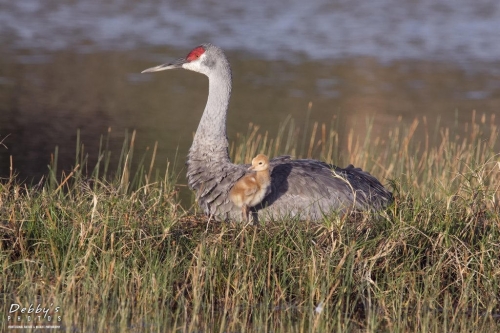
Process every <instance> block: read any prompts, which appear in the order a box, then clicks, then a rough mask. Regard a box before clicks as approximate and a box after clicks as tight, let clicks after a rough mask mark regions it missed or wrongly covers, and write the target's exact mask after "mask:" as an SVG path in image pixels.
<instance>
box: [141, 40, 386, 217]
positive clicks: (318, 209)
mask: <svg viewBox="0 0 500 333" xmlns="http://www.w3.org/2000/svg"><path fill="white" fill-rule="evenodd" d="M174 68H184V69H188V70H193V71H196V72H199V73H202V74H205V75H206V76H208V79H209V88H208V100H207V104H206V106H205V111H204V112H203V116H202V117H201V120H200V124H199V125H198V129H197V131H196V134H195V137H194V140H193V145H192V146H191V148H190V150H189V154H188V160H187V178H188V185H189V187H190V188H191V189H193V190H194V191H196V199H197V202H198V204H199V205H200V207H201V208H202V209H203V211H204V212H205V214H207V215H209V216H213V217H215V218H217V219H222V220H226V219H235V220H240V219H241V210H240V209H239V208H238V207H236V206H235V205H234V204H233V203H232V202H231V201H230V199H229V191H230V190H231V188H232V186H233V185H234V184H235V183H236V182H237V181H238V179H240V178H241V177H243V176H244V175H245V173H246V172H247V169H248V165H237V164H233V163H231V161H230V159H229V153H228V141H227V135H226V116H227V109H228V104H229V99H230V96H231V68H230V65H229V62H228V61H227V58H226V56H225V55H224V53H223V51H222V50H221V49H220V48H218V47H216V46H214V45H212V44H203V45H201V46H199V47H197V48H195V49H193V50H192V51H191V52H190V53H189V54H188V56H187V57H186V58H181V59H179V60H177V61H176V62H174V63H173V64H165V65H160V66H156V67H153V68H149V69H147V70H145V71H143V72H156V71H160V70H167V69H174ZM270 171H271V190H270V193H269V194H268V195H267V196H266V197H265V198H264V200H263V202H262V203H261V204H260V205H258V206H256V207H254V211H255V213H254V214H256V215H258V219H259V220H267V219H271V218H280V217H299V218H301V219H309V218H310V219H320V218H321V217H322V216H323V215H324V214H328V213H331V212H332V211H336V212H348V211H351V210H362V211H366V210H379V209H382V208H384V207H385V206H387V205H388V204H389V203H390V202H391V201H392V194H391V192H389V191H388V190H387V189H386V188H384V186H383V185H382V184H381V183H380V182H379V181H378V180H377V179H376V178H375V177H373V176H371V175H370V174H369V173H368V172H365V171H363V170H361V169H359V168H355V167H353V166H352V165H349V166H348V167H347V168H345V169H342V168H339V167H336V166H331V165H328V164H326V163H324V162H320V161H316V160H308V159H300V160H293V159H291V158H290V157H289V156H280V157H276V158H274V159H271V160H270ZM254 216H255V215H254Z"/></svg>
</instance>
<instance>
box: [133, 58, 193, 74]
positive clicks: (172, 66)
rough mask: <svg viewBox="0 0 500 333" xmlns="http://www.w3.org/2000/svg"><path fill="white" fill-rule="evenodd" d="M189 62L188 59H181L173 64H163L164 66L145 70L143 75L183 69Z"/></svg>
mask: <svg viewBox="0 0 500 333" xmlns="http://www.w3.org/2000/svg"><path fill="white" fill-rule="evenodd" d="M187 62H188V61H187V60H186V58H180V59H177V60H176V61H174V62H173V63H171V64H163V65H159V66H155V67H151V68H148V69H145V70H143V71H142V72H141V73H153V72H159V71H166V70H167V69H177V68H182V65H184V64H185V63H187Z"/></svg>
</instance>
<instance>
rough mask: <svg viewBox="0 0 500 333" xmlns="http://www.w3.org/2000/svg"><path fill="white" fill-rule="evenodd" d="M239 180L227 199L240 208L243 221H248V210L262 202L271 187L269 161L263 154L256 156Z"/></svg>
mask: <svg viewBox="0 0 500 333" xmlns="http://www.w3.org/2000/svg"><path fill="white" fill-rule="evenodd" d="M248 170H249V171H255V172H252V173H249V174H246V175H245V176H243V177H242V178H240V179H239V180H238V181H237V182H236V184H234V186H233V188H232V189H231V191H230V192H229V198H230V199H231V201H232V202H233V203H234V204H235V205H236V206H238V207H241V208H242V215H243V220H245V221H248V213H249V208H250V207H253V206H255V205H258V204H259V203H261V202H262V200H263V199H264V197H265V196H266V194H267V190H268V188H269V186H270V185H271V176H270V175H269V159H268V158H267V156H266V155H264V154H259V155H257V156H256V157H255V158H254V159H253V160H252V166H251V167H250V168H248Z"/></svg>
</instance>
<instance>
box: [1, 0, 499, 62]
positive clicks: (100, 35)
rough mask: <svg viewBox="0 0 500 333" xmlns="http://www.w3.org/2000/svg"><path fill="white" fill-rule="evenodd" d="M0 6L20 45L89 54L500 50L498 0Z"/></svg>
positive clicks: (437, 55)
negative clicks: (205, 46)
mask: <svg viewBox="0 0 500 333" xmlns="http://www.w3.org/2000/svg"><path fill="white" fill-rule="evenodd" d="M1 9H2V10H1V14H0V31H2V32H3V33H2V35H3V39H7V40H8V42H9V44H10V46H11V47H15V48H30V49H31V48H39V49H45V50H63V49H68V48H70V47H76V48H78V49H79V50H81V51H82V52H92V51H95V50H103V49H105V50H117V49H120V50H131V49H137V48H141V47H144V46H145V45H146V46H147V45H170V46H175V47H178V48H187V47H191V46H193V45H195V44H197V43H200V42H204V41H212V42H213V43H215V44H218V45H220V46H222V47H224V48H225V49H230V50H243V51H245V52H250V53H252V54H257V55H258V56H259V57H265V58H266V59H290V56H291V54H292V55H295V56H296V55H301V56H305V57H307V58H309V59H332V58H335V59H339V58H345V57H352V56H373V57H376V58H377V59H379V60H382V61H391V60H395V59H409V58H411V59H426V60H442V61H447V62H448V61H453V62H476V61H497V60H498V59H499V58H500V34H499V33H498V22H500V3H499V2H498V1H495V0H480V1H468V0H438V1H436V0H422V1H411V0H406V1H397V0H378V1H362V0H354V1H352V0H351V1H333V2H332V1H328V0H314V1H307V2H304V1H299V0H293V1H287V2H286V3H285V2H276V1H271V2H270V1H265V0H257V1H254V2H252V3H250V2H248V1H230V2H227V1H222V0H214V1H201V0H188V1H183V2H176V1H167V2H163V1H149V2H135V1H130V0H115V1H112V2H109V3H108V2H107V3H103V2H102V1H96V0H94V1H82V0H80V1H72V2H60V1H50V0H49V1H44V2H41V1H38V0H20V1H9V0H3V1H2V2H1Z"/></svg>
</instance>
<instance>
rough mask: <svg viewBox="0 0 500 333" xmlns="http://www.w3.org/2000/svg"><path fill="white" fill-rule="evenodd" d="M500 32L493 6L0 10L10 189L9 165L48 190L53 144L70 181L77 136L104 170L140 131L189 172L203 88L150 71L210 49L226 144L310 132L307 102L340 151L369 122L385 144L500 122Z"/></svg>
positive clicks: (49, 4) (423, 0)
mask: <svg viewBox="0 0 500 333" xmlns="http://www.w3.org/2000/svg"><path fill="white" fill-rule="evenodd" d="M499 24H500V2H498V1H497V0H477V1H468V0H453V1H452V0H420V1H418V0H403V1H398V0H373V1H361V0H349V1H347V0H311V1H303V0H300V1H299V0H291V1H267V0H255V1H225V0H210V1H201V0H184V1H159V0H158V1H133V0H114V1H105V2H104V1H100V0H99V1H98V0H71V1H59V0H44V1H40V0H16V1H12V0H0V45H1V48H0V141H2V140H3V145H4V146H0V177H8V175H9V172H10V171H9V165H10V162H9V160H10V156H12V160H13V165H14V169H15V172H16V173H18V174H19V176H20V180H24V181H27V182H28V183H33V182H37V181H38V180H39V179H40V177H42V175H46V174H47V172H48V168H47V165H48V164H49V163H50V158H51V153H52V152H54V149H55V147H56V146H58V150H59V156H58V157H59V166H60V170H71V168H72V167H73V166H74V164H75V152H76V148H75V147H76V137H77V130H78V129H80V131H81V141H82V142H83V143H84V145H85V151H86V152H88V153H89V155H90V157H91V158H95V157H97V152H98V148H99V140H100V136H101V135H106V134H107V133H108V129H109V128H111V134H110V138H111V139H110V145H111V148H113V147H115V149H117V150H116V154H117V155H119V148H120V147H121V144H122V141H123V138H124V135H125V131H126V130H128V131H129V132H131V131H132V130H134V129H135V130H137V138H136V149H137V150H138V151H140V150H141V149H146V147H152V146H153V145H154V143H155V141H158V153H157V159H158V160H159V161H160V162H161V163H163V165H166V161H167V159H170V160H172V159H173V158H174V156H175V155H176V154H177V156H178V160H179V163H178V168H179V169H178V170H179V172H182V171H181V169H180V168H182V166H183V163H184V160H185V156H186V154H187V152H188V149H189V146H190V144H191V141H192V134H193V132H194V131H195V130H196V127H197V124H198V122H199V119H200V117H201V114H202V112H203V108H204V105H205V102H206V98H207V79H206V78H205V77H204V76H202V75H199V74H196V73H190V72H186V71H169V72H161V73H156V74H154V75H152V74H139V73H140V72H141V71H142V70H143V69H145V68H148V67H151V66H155V65H158V64H161V63H165V62H169V61H171V60H174V59H176V58H178V57H180V56H185V55H186V54H187V53H188V52H189V51H190V50H191V49H192V48H193V47H195V46H197V45H199V44H200V43H203V42H211V43H213V44H216V45H218V46H221V47H222V48H223V49H224V50H225V51H226V54H227V55H228V57H229V60H230V62H231V65H232V69H233V80H234V84H233V96H232V100H231V104H230V110H229V119H228V136H229V139H230V141H232V140H234V139H235V138H236V133H238V132H242V133H246V131H247V128H248V124H249V123H250V122H253V123H254V124H257V125H259V126H260V128H261V132H262V133H263V132H265V131H269V132H271V133H275V132H277V130H278V126H279V123H280V122H283V121H284V120H285V119H286V118H287V116H289V115H291V116H292V117H293V118H294V119H295V121H296V123H298V124H301V123H304V122H305V119H306V114H307V110H308V105H309V103H310V102H312V109H311V114H310V119H311V120H310V122H309V126H312V125H311V124H312V123H313V122H314V121H318V122H320V123H321V122H324V123H326V124H329V123H330V122H331V121H332V119H333V118H334V117H335V118H336V122H337V123H338V124H340V125H339V126H338V128H339V131H340V141H339V149H340V151H341V152H342V151H343V149H344V148H345V145H346V142H345V136H346V133H344V132H343V131H344V130H345V129H347V130H348V129H350V128H354V129H355V131H356V133H358V134H359V135H360V136H361V137H363V135H364V133H363V132H364V131H366V121H367V119H370V121H372V123H373V133H372V135H374V137H376V136H379V135H380V136H383V135H384V134H385V133H387V131H389V130H390V129H392V128H394V126H395V124H396V122H398V118H399V119H401V120H400V121H401V122H403V123H405V122H406V123H408V124H409V123H411V122H412V121H413V119H414V118H415V117H419V118H420V119H422V117H424V116H425V117H427V119H428V123H429V124H432V126H436V125H438V124H439V126H455V127H457V128H460V127H461V126H462V124H463V123H465V122H466V121H470V119H471V117H472V113H473V110H476V111H477V114H479V115H480V114H483V113H484V114H486V115H487V116H488V119H489V117H490V115H492V114H495V113H498V112H499V111H500V32H499ZM348 160H349V159H348V157H347V158H344V159H343V160H342V161H337V162H338V163H339V164H340V165H341V166H342V165H343V164H342V162H348ZM162 161H164V162H162ZM161 163H160V164H161ZM160 166H161V165H160ZM368 171H369V170H368ZM182 173H184V172H182Z"/></svg>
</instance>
